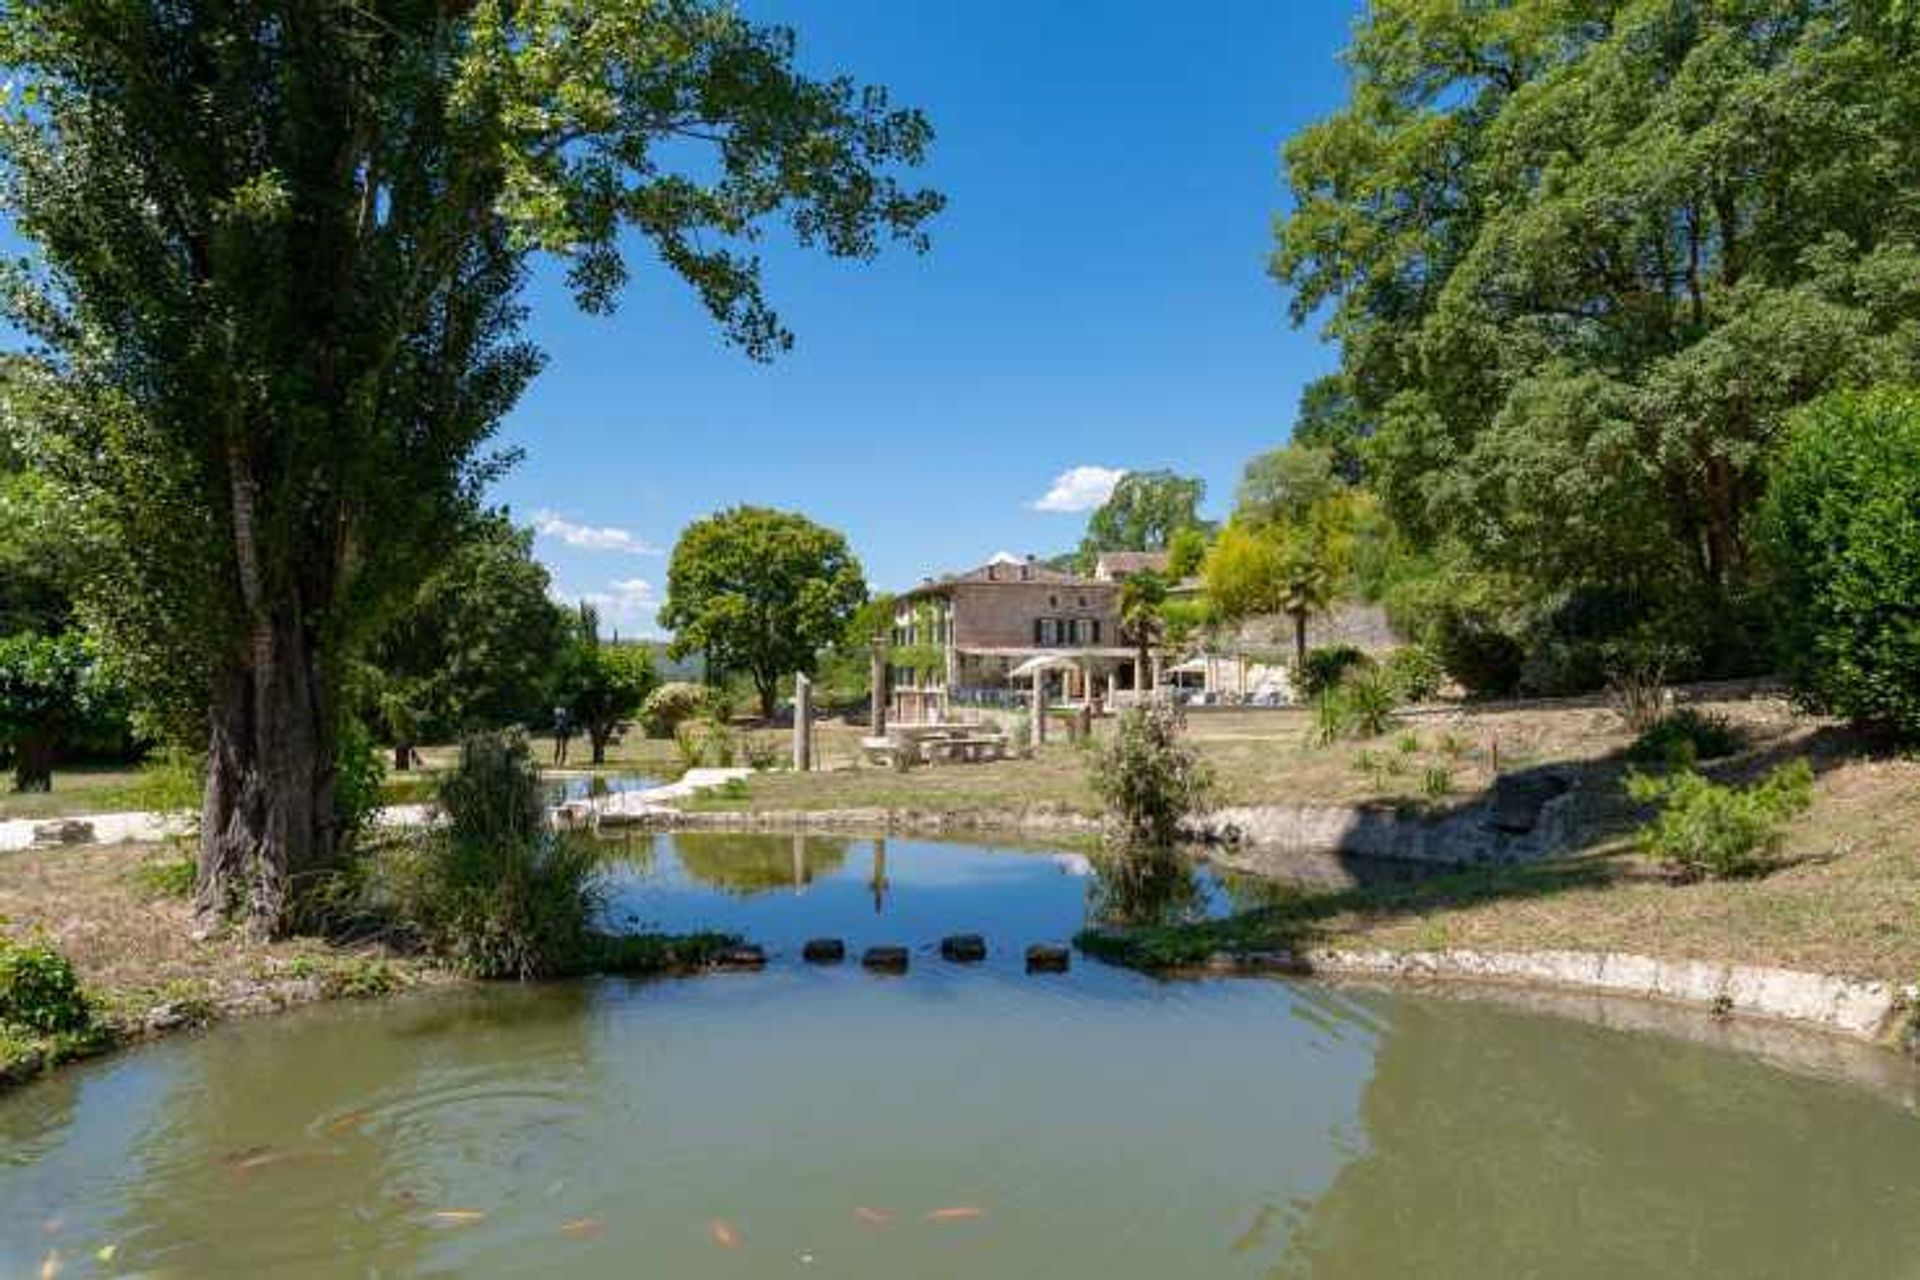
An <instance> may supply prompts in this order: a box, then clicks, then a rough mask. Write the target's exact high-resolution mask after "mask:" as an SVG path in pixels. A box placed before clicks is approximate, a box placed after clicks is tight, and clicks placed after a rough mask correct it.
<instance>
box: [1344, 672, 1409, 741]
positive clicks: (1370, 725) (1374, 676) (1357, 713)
mask: <svg viewBox="0 0 1920 1280" xmlns="http://www.w3.org/2000/svg"><path fill="white" fill-rule="evenodd" d="M1339 693H1340V695H1341V696H1342V697H1344V698H1345V699H1346V703H1347V711H1348V714H1349V718H1350V722H1351V727H1352V730H1353V732H1354V734H1355V735H1357V736H1359V737H1362V738H1377V737H1379V736H1380V735H1381V734H1383V733H1385V732H1386V731H1387V730H1388V729H1390V728H1391V727H1392V726H1393V712H1394V708H1396V707H1398V706H1399V705H1400V686H1399V684H1398V683H1397V682H1396V681H1395V680H1394V678H1393V677H1392V676H1391V675H1390V674H1388V673H1387V672H1385V671H1382V670H1380V669H1378V668H1376V667H1372V666H1369V667H1367V668H1366V669H1364V670H1361V671H1357V672H1355V673H1353V674H1351V675H1349V676H1348V677H1347V681H1346V683H1345V684H1344V685H1343V686H1342V687H1341V688H1340V690H1339Z"/></svg>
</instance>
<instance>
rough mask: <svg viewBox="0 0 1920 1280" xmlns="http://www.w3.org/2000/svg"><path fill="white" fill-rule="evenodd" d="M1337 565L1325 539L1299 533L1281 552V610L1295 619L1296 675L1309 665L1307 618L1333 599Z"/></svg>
mask: <svg viewBox="0 0 1920 1280" xmlns="http://www.w3.org/2000/svg"><path fill="white" fill-rule="evenodd" d="M1334 570H1335V565H1334V562H1333V556H1332V555H1331V554H1330V551H1329V548H1328V547H1327V546H1326V544H1325V542H1324V541H1322V540H1321V539H1318V538H1314V537H1311V536H1306V535H1296V536H1294V537H1292V538H1289V539H1288V540H1287V545H1286V546H1285V547H1284V548H1283V549H1282V552H1281V556H1280V575H1279V581H1278V582H1276V583H1275V584H1274V585H1275V586H1277V587H1278V588H1279V604H1280V612H1282V613H1284V614H1286V615H1287V616H1288V617H1289V618H1291V619H1293V670H1294V678H1295V679H1296V680H1298V679H1299V678H1301V677H1302V676H1303V675H1304V674H1305V672H1306V669H1307V619H1308V618H1310V617H1312V616H1313V615H1314V614H1316V613H1323V612H1325V611H1326V609H1327V607H1328V606H1329V605H1331V604H1332V603H1333V589H1334V578H1335V572H1334Z"/></svg>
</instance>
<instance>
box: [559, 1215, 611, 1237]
mask: <svg viewBox="0 0 1920 1280" xmlns="http://www.w3.org/2000/svg"><path fill="white" fill-rule="evenodd" d="M604 1230H606V1224H605V1223H604V1222H602V1221H600V1219H598V1218H575V1219H574V1220H573V1221H572V1222H563V1223H561V1224H560V1234H561V1235H563V1236H572V1237H573V1238H574V1239H576V1240H591V1239H592V1238H593V1237H594V1236H597V1235H599V1234H600V1233H601V1232H602V1231H604Z"/></svg>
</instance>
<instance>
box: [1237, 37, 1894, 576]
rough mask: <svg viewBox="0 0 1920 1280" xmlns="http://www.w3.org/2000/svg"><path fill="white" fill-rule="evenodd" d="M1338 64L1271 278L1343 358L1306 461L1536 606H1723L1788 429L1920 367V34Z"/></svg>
mask: <svg viewBox="0 0 1920 1280" xmlns="http://www.w3.org/2000/svg"><path fill="white" fill-rule="evenodd" d="M1348 61H1349V63H1350V65H1351V67H1352V69H1353V89H1352V93H1351V97H1350V100H1349V101H1348V103H1347V105H1346V106H1345V107H1343V108H1342V109H1341V110H1340V111H1339V112H1338V113H1337V114H1335V115H1334V116H1332V117H1331V118H1329V119H1326V120H1324V121H1322V122H1320V123H1318V124H1316V125H1314V126H1312V127H1311V128H1309V129H1307V130H1305V131H1304V132H1302V133H1301V134H1299V135H1298V136H1296V137H1295V138H1294V139H1292V140H1291V141H1290V142H1289V143H1288V144H1287V147H1286V164H1287V170H1288V175H1289V179H1290V182H1291V185H1292V189H1293V195H1294V206H1295V207H1294V210H1293V212H1292V213H1291V214H1290V215H1288V216H1287V217H1286V218H1284V219H1283V220H1282V221H1281V223H1280V225H1279V236H1278V247H1277V251H1276V253H1275V255H1274V259H1273V272H1274V274H1275V276H1276V277H1277V278H1278V279H1279V280H1280V281H1281V282H1282V283H1283V284H1285V285H1287V286H1288V287H1289V288H1290V289H1291V290H1292V306H1293V311H1294V315H1295V318H1296V320H1297V321H1300V322H1305V321H1306V320H1307V319H1308V318H1309V317H1311V316H1315V315H1318V314H1321V313H1322V309H1323V308H1326V309H1327V312H1326V313H1327V314H1329V315H1330V317H1331V318H1330V320H1329V322H1328V328H1329V332H1330V333H1331V335H1332V336H1333V337H1335V338H1336V339H1338V341H1339V343H1340V346H1341V354H1342V367H1341V372H1340V375H1339V377H1340V380H1341V381H1340V383H1339V384H1338V385H1337V386H1330V387H1329V388H1328V389H1327V390H1326V391H1325V392H1323V393H1320V394H1321V395H1323V396H1324V397H1325V398H1326V400H1327V402H1328V404H1327V405H1323V406H1321V407H1322V408H1327V409H1328V411H1327V412H1325V413H1319V414H1317V416H1316V422H1327V423H1330V424H1332V423H1338V424H1343V425H1338V426H1335V425H1328V426H1324V427H1316V429H1315V431H1314V438H1315V439H1317V440H1321V441H1324V442H1326V443H1329V444H1334V445H1335V446H1336V447H1338V445H1339V441H1341V440H1342V439H1345V438H1348V437H1350V436H1359V437H1362V438H1364V437H1366V436H1369V435H1370V436H1371V439H1369V440H1367V443H1366V444H1365V445H1364V447H1363V452H1364V458H1365V470H1366V474H1367V476H1368V478H1369V481H1370V482H1371V483H1373V484H1375V485H1376V486H1377V487H1378V488H1379V490H1380V491H1381V492H1382V494H1383V495H1384V496H1385V498H1386V499H1387V500H1388V502H1389V504H1390V507H1391V510H1392V512H1393V514H1394V516H1395V518H1396V519H1397V520H1398V521H1399V522H1400V523H1401V525H1402V526H1403V528H1404V529H1406V530H1407V531H1408V533H1410V534H1411V535H1412V536H1414V537H1415V538H1416V539H1417V540H1419V541H1422V542H1425V543H1429V544H1431V543H1433V542H1435V541H1437V540H1439V539H1442V538H1452V539H1457V540H1459V542H1460V543H1461V544H1462V545H1463V546H1465V547H1466V548H1467V549H1469V550H1470V552H1471V553H1472V555H1473V556H1474V557H1475V559H1476V561H1477V562H1478V563H1479V564H1481V565H1483V566H1486V567H1488V568H1491V569H1496V570H1502V571H1509V572H1512V573H1515V574H1517V575H1520V576H1522V577H1523V578H1524V579H1526V580H1527V581H1528V582H1530V583H1532V584H1533V585H1534V589H1535V590H1536V591H1552V590H1567V589H1574V588H1580V587H1585V586H1590V585H1594V584H1600V585H1604V586H1606V587H1608V588H1610V589H1613V590H1615V591H1616V592H1617V593H1618V594H1619V597H1620V598H1623V599H1627V600H1639V601H1650V602H1653V604H1654V605H1656V606H1659V607H1668V606H1671V605H1672V603H1673V602H1674V601H1675V600H1676V599H1680V598H1685V599H1689V600H1697V601H1704V602H1705V603H1706V606H1707V612H1709V613H1721V614H1724V613H1725V612H1726V611H1727V610H1729V609H1731V608H1733V607H1734V606H1735V605H1736V604H1737V603H1738V602H1739V600H1740V599H1741V598H1742V597H1743V594H1744V589H1745V586H1746V585H1747V584H1748V583H1749V582H1750V580H1751V557H1750V546H1749V541H1750V531H1749V523H1750V522H1749V517H1750V515H1751V514H1752V511H1753V509H1754V507H1755V505H1756V503H1757V501H1758V499H1759V498H1760V496H1761V493H1762V491H1763V488H1764V482H1765V464H1766V459H1767V456H1768V454H1769V452H1770V450H1771V449H1772V448H1773V446H1774V444H1775V442H1776V441H1777V439H1778V437H1779V435H1780V433H1781V431H1782V429H1783V424H1784V423H1785V422H1786V421H1787V418H1788V415H1789V414H1790V411H1791V410H1792V409H1793V408H1794V407H1795V406H1796V405H1799V404H1803V403H1805V402H1807V401H1808V400H1810V399H1812V398H1813V397H1815V396H1817V395H1819V394H1820V393H1821V392H1822V391H1824V390H1826V389H1829V388H1833V387H1842V386H1853V385H1862V384H1866V383H1870V382H1874V381H1878V380H1885V379H1890V378H1903V377H1911V376H1913V374H1914V371H1915V370H1916V369H1917V368H1920V131H1916V130H1915V129H1914V128H1913V121H1914V120H1915V119H1916V118H1920V35H1917V33H1916V31H1915V28H1914V24H1913V18H1912V16H1911V14H1905V13H1901V12H1897V11H1894V10H1891V9H1889V7H1888V6H1887V5H1885V4H1883V3H1877V2H1875V0H1741V2H1740V3H1728V4H1712V5H1698V4H1678V3H1673V2H1672V0H1611V2H1607V0H1595V2H1582V3H1572V4H1569V3H1564V2H1563V0H1519V2H1517V3H1512V4H1503V5H1452V4H1430V3H1426V0H1375V3H1373V4H1372V5H1371V6H1370V8H1369V10H1368V12H1367V15H1366V17H1365V18H1364V19H1363V20H1362V22H1361V23H1360V25H1359V26H1358V27H1357V29H1356V33H1355V37H1354V41H1353V44H1352V47H1351V48H1350V50H1349V51H1348ZM1329 406H1331V407H1329ZM1363 424H1364V425H1363ZM1349 428H1351V430H1350V429H1349Z"/></svg>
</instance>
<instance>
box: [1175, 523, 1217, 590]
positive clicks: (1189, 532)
mask: <svg viewBox="0 0 1920 1280" xmlns="http://www.w3.org/2000/svg"><path fill="white" fill-rule="evenodd" d="M1206 562H1207V534H1206V530H1204V529H1202V528H1200V527H1199V526H1198V525H1188V526H1187V527H1186V528H1184V529H1182V530H1180V531H1179V532H1178V533H1176V534H1174V535H1173V537H1172V538H1171V539H1169V540H1168V542H1167V579H1168V581H1170V582H1179V581H1181V580H1182V579H1185V578H1191V577H1192V576H1193V575H1194V574H1196V573H1199V572H1200V567H1201V566H1202V565H1204V564H1206Z"/></svg>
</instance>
